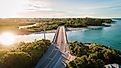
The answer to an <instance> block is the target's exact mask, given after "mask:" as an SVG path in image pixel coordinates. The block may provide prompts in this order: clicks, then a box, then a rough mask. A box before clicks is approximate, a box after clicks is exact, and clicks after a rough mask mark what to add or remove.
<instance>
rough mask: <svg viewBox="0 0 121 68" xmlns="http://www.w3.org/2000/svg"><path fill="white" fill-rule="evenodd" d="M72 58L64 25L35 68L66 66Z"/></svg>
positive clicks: (62, 67) (61, 67) (59, 67)
mask: <svg viewBox="0 0 121 68" xmlns="http://www.w3.org/2000/svg"><path fill="white" fill-rule="evenodd" d="M69 59H70V50H69V47H68V40H67V35H66V31H65V27H64V26H59V27H58V28H57V31H56V33H55V36H54V39H53V41H52V44H51V46H50V47H49V48H48V50H47V52H46V53H45V54H44V55H43V57H42V58H41V59H40V60H39V62H38V63H37V65H36V67H35V68H65V67H66V63H67V62H68V61H69Z"/></svg>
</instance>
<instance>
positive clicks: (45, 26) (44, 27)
mask: <svg viewBox="0 0 121 68" xmlns="http://www.w3.org/2000/svg"><path fill="white" fill-rule="evenodd" d="M44 26H45V27H44V40H45V39H46V35H45V28H46V24H45V25H44Z"/></svg>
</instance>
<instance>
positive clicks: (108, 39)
mask: <svg viewBox="0 0 121 68" xmlns="http://www.w3.org/2000/svg"><path fill="white" fill-rule="evenodd" d="M67 36H68V40H69V42H72V41H76V40H77V41H80V42H94V43H99V44H103V45H106V46H109V47H111V48H115V49H119V50H121V20H118V21H117V22H116V23H115V24H112V26H111V27H104V28H102V29H99V30H88V31H85V32H82V31H74V32H67Z"/></svg>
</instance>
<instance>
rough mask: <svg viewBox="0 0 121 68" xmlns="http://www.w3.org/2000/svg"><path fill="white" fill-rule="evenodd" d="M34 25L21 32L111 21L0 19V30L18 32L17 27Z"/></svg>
mask: <svg viewBox="0 0 121 68" xmlns="http://www.w3.org/2000/svg"><path fill="white" fill-rule="evenodd" d="M34 23H36V24H37V26H34V27H29V28H24V29H21V30H22V31H21V32H24V31H29V32H36V31H43V30H44V29H45V30H52V29H56V28H57V27H58V26H59V25H62V24H63V25H65V26H66V27H87V26H102V24H103V23H112V20H111V19H99V18H10V19H9V18H8V19H0V30H5V29H6V30H7V29H8V30H15V31H17V32H18V31H19V30H20V29H18V26H21V25H29V24H34Z"/></svg>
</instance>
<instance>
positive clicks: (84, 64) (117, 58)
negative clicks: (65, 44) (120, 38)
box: [68, 41, 121, 68]
mask: <svg viewBox="0 0 121 68" xmlns="http://www.w3.org/2000/svg"><path fill="white" fill-rule="evenodd" d="M70 50H71V54H72V55H74V56H76V58H75V59H74V60H73V61H71V62H70V63H69V64H68V67H69V68H103V66H104V65H106V64H112V63H117V64H121V51H118V50H115V49H111V48H108V47H106V46H103V45H98V44H96V45H95V46H85V44H83V43H80V42H77V41H76V42H73V43H71V44H70Z"/></svg>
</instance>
